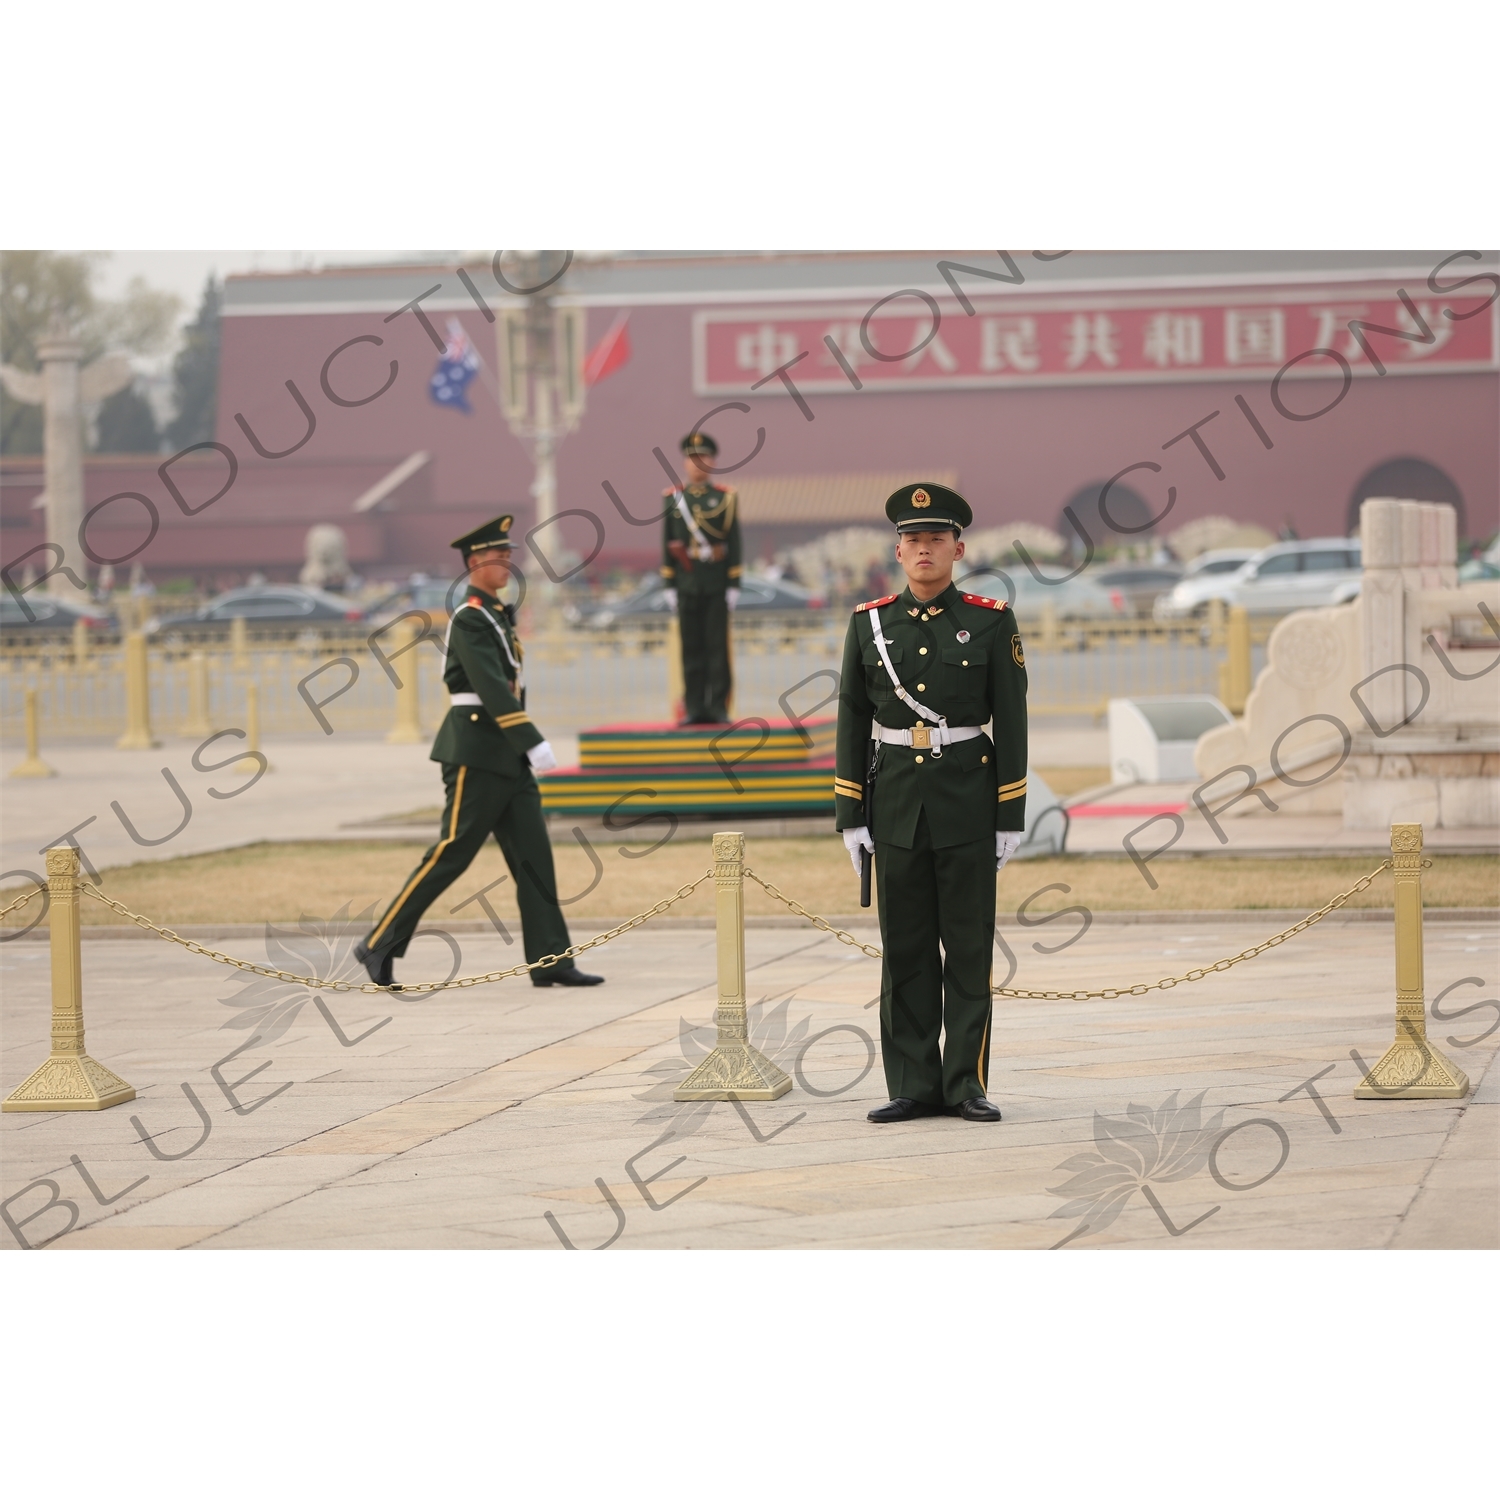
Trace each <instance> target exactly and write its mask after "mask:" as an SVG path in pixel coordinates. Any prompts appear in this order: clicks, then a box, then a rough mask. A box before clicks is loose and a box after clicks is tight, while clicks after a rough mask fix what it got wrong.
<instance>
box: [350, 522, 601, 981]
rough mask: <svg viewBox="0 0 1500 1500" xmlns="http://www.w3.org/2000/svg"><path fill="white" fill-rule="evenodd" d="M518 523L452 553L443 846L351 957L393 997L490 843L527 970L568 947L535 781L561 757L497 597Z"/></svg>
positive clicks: (442, 751) (562, 977)
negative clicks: (511, 885) (501, 861)
mask: <svg viewBox="0 0 1500 1500" xmlns="http://www.w3.org/2000/svg"><path fill="white" fill-rule="evenodd" d="M513 519H514V517H512V516H497V517H496V518H495V520H493V521H491V522H489V523H488V524H487V525H484V526H481V527H479V528H478V530H476V531H471V532H470V533H469V534H468V535H467V536H461V537H459V539H458V540H457V541H456V542H454V543H453V546H455V547H457V548H458V550H459V552H460V553H461V554H462V556H463V559H464V563H465V565H466V566H467V568H468V571H469V588H468V592H467V594H466V596H465V598H464V601H463V603H462V604H460V605H459V606H458V608H457V609H456V610H454V612H453V618H452V619H451V620H450V621H449V623H448V642H447V650H448V662H447V666H446V667H445V668H444V670H443V681H444V682H446V683H447V685H448V695H449V699H450V704H451V706H450V707H449V709H448V716H447V717H446V718H445V719H444V720H443V724H442V728H440V729H439V730H438V733H437V739H436V740H434V741H433V744H432V758H433V760H435V761H439V762H441V763H442V767H443V785H444V786H445V787H447V789H448V796H447V801H446V803H445V805H444V807H443V822H442V837H441V838H440V839H439V840H438V842H437V843H435V844H434V845H433V846H432V848H430V849H429V850H428V851H427V853H426V854H425V855H423V856H422V862H421V864H419V865H418V866H417V868H416V869H415V870H414V871H413V872H412V874H411V876H410V878H409V879H408V880H407V881H406V884H405V885H403V886H402V888H401V893H400V895H398V896H397V897H396V899H395V900H394V901H393V902H391V904H390V906H389V907H387V908H386V911H385V915H384V916H382V917H381V919H380V921H379V922H377V923H376V924H375V927H374V929H373V930H372V931H371V933H370V934H369V936H368V937H366V938H365V939H364V941H363V942H361V943H359V944H358V945H357V946H356V947H355V950H354V956H355V958H357V959H358V960H359V962H360V963H362V964H363V965H364V966H365V968H366V970H367V971H368V972H369V975H370V978H371V979H373V980H374V981H375V983H376V984H390V985H393V986H394V987H395V988H397V989H399V988H400V986H399V985H394V981H393V980H392V978H391V965H392V961H393V960H394V959H398V958H401V957H402V956H404V954H405V953H406V945H407V944H408V943H409V942H410V941H411V935H412V933H413V932H414V931H415V930H416V926H417V922H418V921H419V920H420V918H421V916H422V913H423V912H424V911H426V910H427V908H428V907H429V906H431V905H432V903H433V902H434V901H436V900H437V898H438V897H439V896H440V895H442V893H443V892H444V891H445V890H447V889H448V887H449V886H450V885H452V884H453V882H454V881H455V880H457V879H458V877H459V876H460V875H462V874H463V872H464V871H465V870H467V869H468V868H469V865H470V864H471V863H472V862H473V859H474V856H475V855H476V854H478V853H479V850H480V848H481V847H482V846H483V844H484V841H485V839H487V838H488V837H489V836H490V834H492V833H493V834H494V835H495V841H496V843H498V844H499V845H500V852H501V853H502V854H504V856H505V863H506V865H507V866H508V867H509V869H510V875H511V879H512V880H514V881H515V883H516V902H517V904H518V905H519V906H520V908H521V930H522V936H523V941H524V944H525V950H526V962H527V963H535V962H536V961H537V959H539V958H543V957H545V956H546V955H547V954H549V953H562V952H563V951H565V950H566V949H567V948H568V947H569V946H570V943H569V939H568V924H567V923H566V922H565V921H564V920H563V914H562V908H561V906H559V905H558V901H557V877H556V875H555V874H554V872H553V868H552V841H551V840H550V839H549V838H548V837H547V822H546V819H545V818H544V817H543V816H542V794H541V792H540V791H539V790H538V788H537V784H536V776H535V775H534V774H533V772H535V771H550V770H551V769H552V768H553V767H554V766H555V765H556V764H557V757H556V756H555V755H554V754H553V753H552V747H551V745H549V744H548V743H547V741H546V740H544V739H543V738H542V735H541V731H540V730H539V729H537V727H536V725H534V724H533V723H532V722H531V719H530V717H529V716H528V714H527V712H526V687H525V683H524V679H523V675H522V672H521V657H522V652H521V642H520V640H519V638H518V637H517V635H516V624H515V617H514V613H513V611H512V609H511V608H510V607H509V606H507V605H504V604H501V603H500V600H499V598H498V595H499V593H500V590H501V589H503V588H504V587H505V585H506V584H507V583H508V582H509V581H510V552H511V541H510V528H511V523H512V521H513ZM531 982H532V983H533V984H536V985H552V984H565V985H586V984H603V983H604V979H603V977H602V976H601V975H598V974H584V973H581V972H580V971H579V969H578V968H577V966H576V965H575V963H574V961H573V960H572V959H571V958H565V959H563V960H561V961H560V962H559V963H556V964H549V965H548V966H547V967H546V968H544V969H534V970H532V974H531Z"/></svg>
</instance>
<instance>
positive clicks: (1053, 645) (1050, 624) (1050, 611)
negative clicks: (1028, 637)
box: [1037, 599, 1058, 651]
mask: <svg viewBox="0 0 1500 1500" xmlns="http://www.w3.org/2000/svg"><path fill="white" fill-rule="evenodd" d="M1041 627H1042V628H1041V639H1040V640H1039V641H1038V642H1037V645H1039V646H1040V647H1041V648H1042V650H1043V651H1055V650H1057V641H1058V634H1057V605H1056V604H1054V603H1053V602H1052V600H1050V599H1048V600H1046V601H1045V602H1044V603H1043V605H1042V617H1041Z"/></svg>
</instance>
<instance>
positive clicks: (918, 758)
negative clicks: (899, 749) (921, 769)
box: [917, 755, 922, 766]
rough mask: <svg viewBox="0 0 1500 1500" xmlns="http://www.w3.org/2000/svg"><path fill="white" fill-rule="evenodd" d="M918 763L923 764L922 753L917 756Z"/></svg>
mask: <svg viewBox="0 0 1500 1500" xmlns="http://www.w3.org/2000/svg"><path fill="white" fill-rule="evenodd" d="M917 764H918V765H919V766H920V765H921V764H922V757H921V756H920V755H919V756H918V757H917Z"/></svg>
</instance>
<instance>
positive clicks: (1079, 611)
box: [958, 566, 1130, 628]
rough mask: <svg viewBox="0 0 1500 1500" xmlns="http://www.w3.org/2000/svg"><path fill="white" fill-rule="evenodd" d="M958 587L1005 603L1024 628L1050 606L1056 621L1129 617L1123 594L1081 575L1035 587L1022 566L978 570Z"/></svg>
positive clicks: (963, 579) (966, 577)
mask: <svg viewBox="0 0 1500 1500" xmlns="http://www.w3.org/2000/svg"><path fill="white" fill-rule="evenodd" d="M1044 576H1045V575H1044ZM958 587H959V589H960V590H961V591H962V592H963V593H965V594H982V595H984V596H985V598H987V599H1003V600H1005V602H1006V603H1007V604H1008V605H1010V607H1011V608H1012V609H1013V610H1015V612H1016V616H1017V618H1018V619H1019V620H1020V621H1021V624H1022V626H1023V628H1024V627H1025V626H1027V625H1031V624H1033V623H1034V622H1035V621H1036V620H1037V619H1039V618H1040V616H1041V613H1042V609H1043V607H1044V606H1046V605H1049V604H1050V605H1051V606H1052V608H1053V610H1054V611H1055V612H1056V615H1057V618H1058V619H1059V620H1123V619H1127V618H1128V617H1129V615H1130V607H1129V605H1128V604H1127V603H1126V600H1125V595H1124V594H1123V593H1111V592H1110V591H1109V590H1108V589H1106V588H1103V587H1101V586H1100V584H1099V583H1098V581H1097V580H1096V579H1095V578H1094V577H1092V576H1090V575H1088V574H1083V573H1080V574H1079V575H1078V577H1076V578H1069V579H1066V580H1064V581H1063V582H1060V583H1038V582H1037V581H1036V579H1035V578H1033V577H1032V575H1031V573H1030V571H1029V570H1027V569H1026V568H1025V567H1024V566H1023V567H1020V568H1017V569H1016V570H1015V571H1014V572H1011V571H1009V570H1007V569H1004V568H979V569H976V570H975V571H974V572H972V573H966V574H965V575H964V576H963V577H962V578H960V579H958Z"/></svg>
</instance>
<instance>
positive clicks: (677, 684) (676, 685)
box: [667, 614, 687, 720]
mask: <svg viewBox="0 0 1500 1500" xmlns="http://www.w3.org/2000/svg"><path fill="white" fill-rule="evenodd" d="M686 700H687V683H686V682H685V681H684V680H683V676H682V624H681V622H680V621H679V620H678V618H677V616H676V614H673V615H672V616H671V618H670V619H669V620H668V621H667V717H668V718H670V719H673V720H675V719H676V718H677V716H678V715H679V714H680V713H682V712H684V711H685V708H686Z"/></svg>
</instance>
